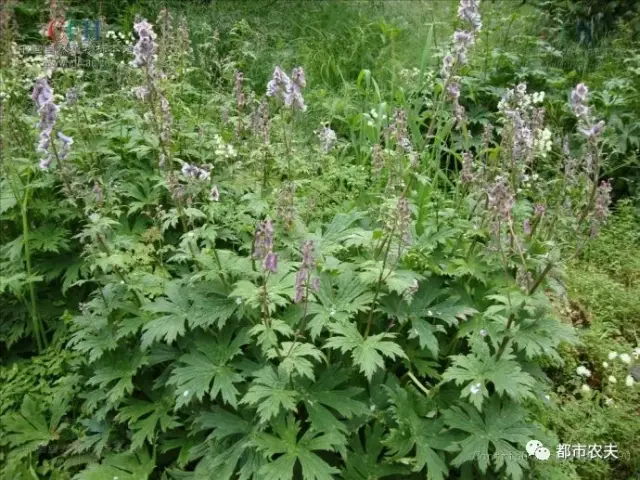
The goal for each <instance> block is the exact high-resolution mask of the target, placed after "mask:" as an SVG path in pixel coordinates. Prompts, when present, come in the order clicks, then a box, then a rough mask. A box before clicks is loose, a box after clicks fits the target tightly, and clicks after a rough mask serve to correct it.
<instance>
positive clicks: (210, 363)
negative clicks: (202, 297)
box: [167, 328, 249, 408]
mask: <svg viewBox="0 0 640 480" xmlns="http://www.w3.org/2000/svg"><path fill="white" fill-rule="evenodd" d="M234 330H235V329H233V328H226V329H224V330H223V331H222V332H220V333H219V334H218V335H217V336H216V337H205V338H199V339H198V340H196V344H195V352H193V353H187V354H185V355H183V356H181V357H180V358H179V359H178V365H179V366H177V367H176V368H174V370H173V373H172V374H171V377H170V378H169V380H168V381H167V383H168V384H169V385H175V386H176V394H177V398H176V408H180V407H181V406H183V405H186V404H188V403H189V402H191V400H192V399H193V398H194V397H195V398H197V399H198V400H202V398H203V397H204V395H205V394H208V395H209V397H210V398H211V400H214V399H215V398H216V397H217V396H218V394H220V396H221V397H222V400H223V401H224V402H225V403H227V404H229V405H231V406H233V407H236V406H237V404H238V400H237V398H238V395H239V392H238V390H237V389H236V387H235V385H234V384H235V383H240V382H242V381H243V380H244V377H243V375H242V374H241V373H240V371H239V370H238V368H237V366H236V365H234V364H233V362H232V361H233V359H234V358H235V357H236V356H238V355H240V354H242V349H241V347H242V346H243V345H246V344H247V343H249V337H248V334H247V332H246V330H241V331H239V332H237V333H236V334H235V335H234Z"/></svg>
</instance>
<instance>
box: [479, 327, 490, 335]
mask: <svg viewBox="0 0 640 480" xmlns="http://www.w3.org/2000/svg"><path fill="white" fill-rule="evenodd" d="M488 333H489V332H487V330H485V329H484V328H483V329H482V330H480V335H482V336H483V337H486V336H487V335H488Z"/></svg>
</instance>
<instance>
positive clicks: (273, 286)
mask: <svg viewBox="0 0 640 480" xmlns="http://www.w3.org/2000/svg"><path fill="white" fill-rule="evenodd" d="M294 268H296V267H295V265H294V264H293V263H292V262H286V261H280V262H278V273H272V274H270V275H269V276H268V281H267V300H268V306H269V312H270V313H273V312H275V311H276V309H277V308H278V307H285V306H287V305H288V304H289V303H290V302H291V295H292V293H293V289H292V285H293V284H294V279H295V274H294V273H292V270H294ZM234 287H235V288H234V290H233V291H232V292H231V294H230V297H232V298H239V299H241V300H242V301H243V302H244V303H246V304H247V305H248V306H250V307H252V308H256V309H259V308H261V307H262V303H263V295H264V289H263V287H262V285H257V284H255V283H253V282H251V281H249V280H239V281H238V282H236V284H235V285H234Z"/></svg>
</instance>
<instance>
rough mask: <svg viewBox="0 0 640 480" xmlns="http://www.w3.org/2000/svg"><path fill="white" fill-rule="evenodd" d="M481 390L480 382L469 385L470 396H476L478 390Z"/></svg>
mask: <svg viewBox="0 0 640 480" xmlns="http://www.w3.org/2000/svg"><path fill="white" fill-rule="evenodd" d="M481 388H482V384H481V383H480V382H478V383H476V384H474V385H471V388H470V389H469V391H471V394H472V395H476V394H477V393H479V392H480V389H481Z"/></svg>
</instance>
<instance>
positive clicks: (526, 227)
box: [522, 218, 531, 235]
mask: <svg viewBox="0 0 640 480" xmlns="http://www.w3.org/2000/svg"><path fill="white" fill-rule="evenodd" d="M522 230H523V231H524V233H526V234H527V235H531V221H530V220H529V219H528V218H525V220H524V223H523V224H522Z"/></svg>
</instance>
